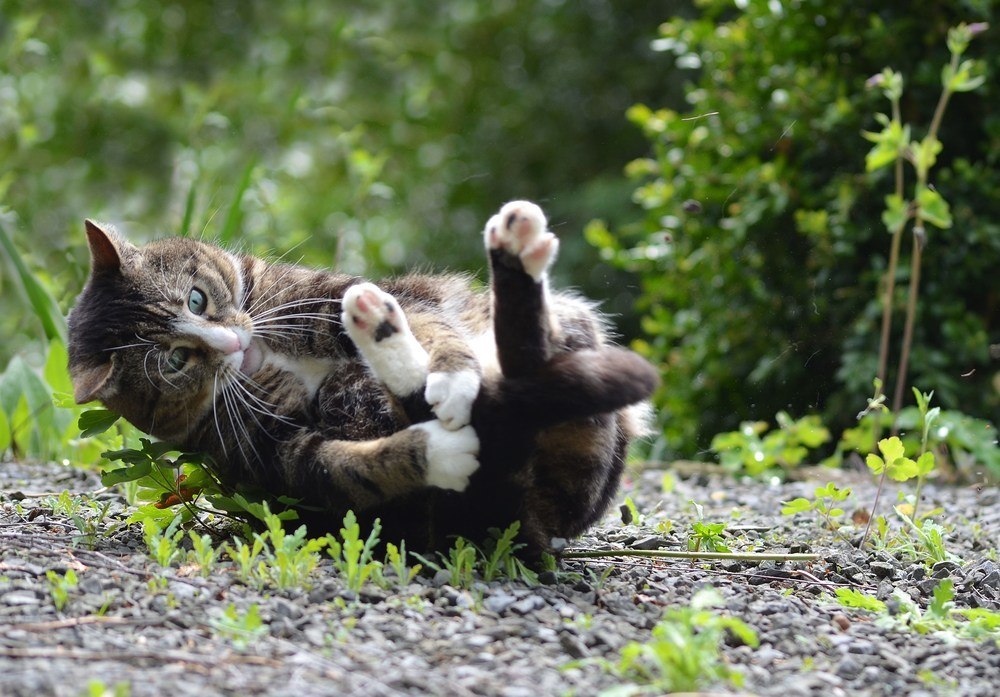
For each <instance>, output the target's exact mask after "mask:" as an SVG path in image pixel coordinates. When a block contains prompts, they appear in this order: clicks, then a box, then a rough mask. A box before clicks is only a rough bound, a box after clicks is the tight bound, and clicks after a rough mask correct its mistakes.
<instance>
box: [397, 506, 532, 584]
mask: <svg viewBox="0 0 1000 697" xmlns="http://www.w3.org/2000/svg"><path fill="white" fill-rule="evenodd" d="M520 530H521V523H520V522H519V521H514V522H513V523H512V524H511V525H509V526H508V527H507V528H506V529H505V530H502V531H501V530H498V529H496V528H491V529H490V531H489V533H490V536H489V539H488V540H487V541H486V542H485V543H484V545H483V546H482V547H477V546H476V545H474V544H472V543H471V542H469V541H468V540H466V539H464V538H462V537H459V538H456V540H455V544H454V545H452V547H451V549H450V550H448V553H447V554H443V553H438V559H439V560H440V562H441V563H440V564H439V563H437V562H435V561H433V560H431V559H427V558H425V557H423V556H420V555H419V554H414V555H413V556H415V557H417V558H418V559H420V561H422V562H423V563H424V566H426V567H427V568H429V569H432V570H434V571H438V572H440V571H447V572H448V574H449V578H448V583H449V584H451V585H452V586H455V587H456V588H465V589H468V588H471V587H472V584H473V582H474V581H475V579H476V576H477V574H478V576H479V577H480V578H482V580H484V581H486V582H489V581H494V580H496V579H498V578H509V579H516V580H519V581H521V582H523V583H526V584H528V585H535V584H537V583H538V575H537V574H536V573H535V572H534V571H532V570H531V569H529V568H528V567H527V565H525V564H524V562H523V561H521V560H520V559H519V558H518V557H517V551H518V550H519V549H521V548H522V547H523V546H524V545H522V544H520V543H516V542H515V541H514V540H515V539H517V534H518V532H520Z"/></svg>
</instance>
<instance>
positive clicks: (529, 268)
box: [483, 201, 559, 281]
mask: <svg viewBox="0 0 1000 697" xmlns="http://www.w3.org/2000/svg"><path fill="white" fill-rule="evenodd" d="M545 225H546V220H545V214H544V213H542V209H541V208H539V207H538V206H536V205H535V204H534V203H531V202H530V201H511V202H510V203H507V204H505V205H504V206H503V208H501V209H500V212H499V213H497V214H496V215H494V216H493V217H492V218H490V219H489V221H488V222H487V223H486V229H485V231H484V232H483V236H484V238H485V241H486V248H487V249H503V250H505V251H506V252H507V253H509V254H513V255H515V256H517V257H519V258H520V259H521V264H522V265H523V266H524V271H525V273H527V274H528V275H529V276H531V277H532V278H533V279H535V281H541V280H542V278H543V277H544V276H545V271H546V270H547V269H548V268H549V266H551V265H552V262H553V261H555V258H556V254H557V253H558V251H559V239H558V238H557V237H556V236H555V235H553V234H552V233H551V232H548V231H547V230H546V229H545Z"/></svg>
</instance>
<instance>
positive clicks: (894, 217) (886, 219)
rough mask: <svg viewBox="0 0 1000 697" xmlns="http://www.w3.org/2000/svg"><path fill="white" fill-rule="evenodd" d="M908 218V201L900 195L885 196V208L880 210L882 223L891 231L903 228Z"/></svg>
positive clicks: (894, 231)
mask: <svg viewBox="0 0 1000 697" xmlns="http://www.w3.org/2000/svg"><path fill="white" fill-rule="evenodd" d="M909 218H910V203H909V201H907V200H905V199H904V198H903V197H902V196H897V195H896V194H889V195H888V196H886V197H885V210H884V211H882V224H883V225H885V227H886V229H887V230H888V231H889V232H891V233H896V232H897V231H899V230H901V229H903V226H904V225H906V221H907V220H909Z"/></svg>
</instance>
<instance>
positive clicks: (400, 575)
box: [381, 540, 423, 585]
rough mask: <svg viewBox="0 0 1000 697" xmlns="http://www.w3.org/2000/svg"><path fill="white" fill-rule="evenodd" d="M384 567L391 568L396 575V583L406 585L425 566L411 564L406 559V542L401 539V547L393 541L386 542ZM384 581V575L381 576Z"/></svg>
mask: <svg viewBox="0 0 1000 697" xmlns="http://www.w3.org/2000/svg"><path fill="white" fill-rule="evenodd" d="M383 566H384V568H388V569H391V570H392V572H393V575H394V576H395V577H396V583H397V584H399V585H406V584H408V583H410V582H412V581H413V579H414V578H416V576H417V574H419V573H420V570H421V569H422V568H423V567H422V566H421V565H420V564H414V565H413V566H410V565H409V564H408V563H407V560H406V542H405V541H404V540H400V542H399V547H396V545H394V544H393V543H391V542H386V543H385V564H384V565H383ZM381 578H382V579H383V581H384V578H385V577H384V575H383V576H382V577H381Z"/></svg>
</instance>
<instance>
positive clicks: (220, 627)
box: [211, 604, 267, 651]
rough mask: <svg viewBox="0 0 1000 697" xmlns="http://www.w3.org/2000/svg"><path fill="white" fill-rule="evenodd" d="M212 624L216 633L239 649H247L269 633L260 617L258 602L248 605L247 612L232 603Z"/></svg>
mask: <svg viewBox="0 0 1000 697" xmlns="http://www.w3.org/2000/svg"><path fill="white" fill-rule="evenodd" d="M211 625H212V628H213V629H214V630H215V631H216V633H218V634H219V635H220V636H223V637H225V638H226V639H228V640H229V641H231V642H232V643H233V646H234V647H236V649H237V650H239V651H243V650H245V649H246V648H247V647H248V646H249V645H250V644H252V643H254V642H255V641H257V640H258V639H260V638H261V637H262V636H264V635H265V634H267V626H266V625H265V624H264V621H263V620H262V619H261V618H260V610H259V609H258V607H257V605H256V604H253V605H251V606H250V607H248V608H247V609H246V611H245V612H240V611H239V610H237V609H236V606H235V605H233V604H230V605H229V607H227V608H226V610H225V612H223V614H222V616H221V617H217V618H215V619H214V620H212V621H211Z"/></svg>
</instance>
